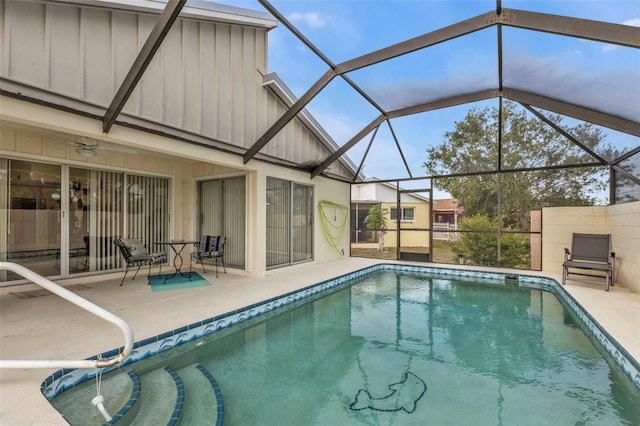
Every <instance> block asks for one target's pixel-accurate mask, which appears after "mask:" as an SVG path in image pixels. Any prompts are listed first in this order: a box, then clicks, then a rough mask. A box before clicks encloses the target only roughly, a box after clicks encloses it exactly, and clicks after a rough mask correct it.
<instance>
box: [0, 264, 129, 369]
mask: <svg viewBox="0 0 640 426" xmlns="http://www.w3.org/2000/svg"><path fill="white" fill-rule="evenodd" d="M2 270H9V271H11V272H15V273H16V274H18V275H20V276H22V277H23V278H26V279H28V280H29V281H31V282H33V283H34V284H37V285H39V286H40V287H43V288H45V289H47V290H49V291H50V292H52V293H54V294H57V295H58V296H60V297H62V298H63V299H66V300H68V301H69V302H71V303H73V304H75V305H77V306H79V307H81V308H82V309H84V310H85V311H89V312H91V313H92V314H94V315H96V316H98V317H100V318H102V319H103V320H105V321H108V322H110V323H112V324H114V325H115V326H117V327H118V328H119V329H120V330H121V331H122V333H123V334H124V349H123V350H122V352H121V353H120V355H118V356H117V357H114V358H111V359H97V360H95V359H94V360H86V359H85V360H77V361H74V360H0V368H103V367H111V366H113V365H116V364H119V363H121V362H122V361H124V360H125V359H126V358H127V356H129V354H130V353H131V350H132V349H133V330H131V327H129V324H127V323H126V322H125V321H124V320H123V319H122V318H120V317H118V316H116V315H114V314H112V313H111V312H109V311H107V310H105V309H103V308H101V307H100V306H98V305H96V304H94V303H91V302H89V301H88V300H86V299H84V298H82V297H80V296H78V295H77V294H75V293H72V292H70V291H69V290H67V289H66V288H64V287H62V286H60V285H58V284H56V283H54V282H53V281H50V280H48V279H46V278H45V277H43V276H42V275H38V274H37V273H35V272H33V271H32V270H30V269H28V268H25V267H24V266H22V265H18V264H17V263H12V262H0V271H2Z"/></svg>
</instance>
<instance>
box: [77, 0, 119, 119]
mask: <svg viewBox="0 0 640 426" xmlns="http://www.w3.org/2000/svg"><path fill="white" fill-rule="evenodd" d="M110 21H111V13H109V12H104V11H101V10H95V9H84V10H83V12H82V19H81V25H82V31H81V33H82V35H81V37H82V42H83V45H82V46H81V48H82V59H83V64H82V66H83V70H82V72H81V74H80V75H81V76H82V79H83V83H84V87H83V94H84V99H86V100H87V101H89V102H91V103H94V104H97V105H105V106H106V105H108V104H109V102H110V101H111V97H112V96H113V93H114V92H115V89H114V81H113V77H112V76H113V70H114V64H113V57H112V55H111V49H110V48H109V45H107V46H106V47H105V40H107V41H109V40H111V25H110V24H109V23H110ZM96 81H100V84H96Z"/></svg>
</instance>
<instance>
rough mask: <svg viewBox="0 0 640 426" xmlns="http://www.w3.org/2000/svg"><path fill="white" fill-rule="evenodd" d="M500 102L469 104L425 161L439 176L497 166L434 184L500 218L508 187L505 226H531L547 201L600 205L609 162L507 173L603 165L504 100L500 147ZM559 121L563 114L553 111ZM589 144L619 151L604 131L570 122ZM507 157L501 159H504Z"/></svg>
mask: <svg viewBox="0 0 640 426" xmlns="http://www.w3.org/2000/svg"><path fill="white" fill-rule="evenodd" d="M498 114H499V110H498V108H484V109H476V108H473V109H471V110H469V112H468V113H467V116H466V117H465V119H464V120H463V121H461V122H456V124H455V129H453V130H452V131H450V132H446V133H445V134H444V141H443V143H442V144H440V145H437V146H433V147H430V148H428V149H427V156H428V157H427V161H426V162H425V163H424V167H425V169H426V170H427V173H429V174H431V175H451V174H462V173H469V172H491V173H488V174H483V175H477V176H462V177H451V178H443V179H436V180H435V181H434V186H436V187H438V188H439V189H443V190H445V191H447V192H449V193H450V194H451V195H452V196H453V197H454V198H457V199H458V200H459V205H460V206H464V208H465V212H466V214H467V215H474V214H484V215H487V216H488V217H489V218H491V219H494V218H496V217H497V216H498V193H499V191H501V213H502V215H501V216H502V226H505V227H510V228H512V229H519V230H525V231H528V230H529V222H530V212H531V211H532V210H539V209H541V208H542V207H546V206H585V205H593V204H594V203H595V201H596V197H595V194H597V193H598V192H601V191H603V190H604V189H605V185H606V184H605V179H603V173H604V172H606V170H604V169H603V168H597V167H577V168H565V169H556V170H538V171H523V172H517V173H513V172H508V173H507V172H503V173H501V174H498V173H496V172H497V171H498V170H499V169H500V170H502V171H508V170H517V169H531V168H538V167H547V166H558V165H579V164H584V163H595V162H597V160H596V159H595V158H594V157H592V156H591V155H590V154H588V153H587V152H586V151H584V150H583V149H581V148H579V147H578V146H576V145H574V144H573V143H571V142H570V141H569V140H568V139H567V138H566V137H565V136H563V135H562V134H560V133H559V132H558V131H556V130H555V129H554V128H552V127H551V126H549V125H548V124H546V123H544V122H543V121H542V120H540V119H538V118H537V117H533V116H530V115H527V113H526V112H525V110H524V109H523V108H517V105H516V104H514V103H513V102H509V101H504V102H503V108H502V122H503V128H502V147H501V149H500V152H498V151H499V150H498V123H499V120H498ZM548 118H549V119H550V120H551V121H552V122H554V123H556V124H557V125H558V126H560V125H561V122H562V117H560V116H557V115H554V116H549V117H548ZM564 128H565V129H566V131H567V133H569V134H572V135H573V136H574V137H575V138H576V139H577V140H579V141H581V142H582V143H583V144H584V145H585V146H587V147H588V148H589V149H592V150H594V149H595V148H596V147H598V149H597V151H598V152H601V153H603V155H605V154H606V155H610V154H612V153H613V152H612V150H611V148H610V147H609V146H608V145H605V143H604V134H603V133H602V132H601V131H600V130H599V129H598V128H596V127H594V126H593V125H591V124H579V125H577V126H574V127H569V128H567V127H566V126H565V127H564ZM499 156H500V158H501V159H502V161H501V163H502V164H501V165H500V167H499V165H498V157H499Z"/></svg>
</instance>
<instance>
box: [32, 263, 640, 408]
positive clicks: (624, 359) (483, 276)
mask: <svg viewBox="0 0 640 426" xmlns="http://www.w3.org/2000/svg"><path fill="white" fill-rule="evenodd" d="M378 271H398V272H414V273H421V274H430V275H436V276H448V277H455V278H470V279H475V280H479V281H484V282H486V281H491V282H492V283H493V284H501V285H509V286H512V284H504V279H505V277H506V276H507V275H508V276H512V275H514V274H513V273H507V272H486V271H479V270H470V269H464V270H461V269H451V268H443V267H432V266H418V265H403V264H393V263H381V264H377V265H373V266H369V267H366V268H362V269H359V270H356V271H354V272H350V273H347V274H344V275H340V276H338V277H335V278H331V279H328V280H325V281H321V282H319V283H317V284H313V285H310V286H307V287H304V288H301V289H299V290H295V291H291V292H288V293H285V294H282V295H279V296H276V297H272V298H270V299H267V300H265V301H262V302H259V303H254V304H251V305H248V306H245V307H243V308H240V309H236V310H234V311H230V312H227V313H225V314H221V315H216V316H215V317H212V318H207V319H205V320H202V321H198V322H195V323H193V324H189V325H186V326H181V327H178V328H177V329H175V330H173V331H168V332H165V333H162V334H160V335H158V336H155V337H151V338H147V339H144V340H142V341H141V342H137V343H136V344H134V349H133V350H132V352H131V354H130V355H129V357H127V359H126V360H125V361H124V362H123V363H121V364H120V365H118V366H115V367H109V368H106V369H104V371H103V374H105V373H107V372H109V371H113V370H117V369H119V368H122V367H123V366H126V365H129V364H131V363H134V362H137V361H141V360H143V359H146V358H148V357H150V356H153V355H155V354H157V353H160V352H164V351H165V350H168V349H171V348H173V347H175V346H179V345H181V344H183V343H187V342H190V341H192V340H195V339H198V338H200V337H202V336H205V335H207V334H211V333H214V332H216V331H219V330H222V329H224V328H227V327H230V326H233V325H235V324H238V323H241V322H244V321H246V320H249V319H251V318H254V317H256V316H259V315H263V314H265V313H267V312H271V311H273V310H274V309H278V308H281V307H284V306H287V305H289V304H291V303H294V302H298V301H300V300H303V299H306V298H309V297H312V296H314V295H316V294H318V293H321V292H324V291H326V290H330V289H336V288H337V287H339V286H342V285H344V284H346V283H349V282H351V281H353V280H356V279H359V278H361V277H364V276H367V275H371V274H373V273H375V272H378ZM517 275H518V281H519V284H518V285H520V286H522V287H527V288H535V289H540V290H545V291H549V292H551V293H553V294H554V295H556V297H558V299H560V300H561V301H562V302H563V303H564V305H565V307H568V308H569V309H571V311H573V312H574V313H575V314H576V315H577V316H578V318H579V319H580V321H581V322H582V323H583V325H584V326H585V327H586V328H587V329H588V330H589V331H590V332H591V333H592V335H593V336H594V337H595V338H596V339H597V341H598V342H599V343H600V344H601V345H602V347H603V348H604V349H605V350H606V351H607V352H608V353H609V354H611V356H612V358H613V359H614V360H615V361H616V363H617V364H618V365H619V366H620V367H621V368H622V370H623V371H624V373H625V374H626V375H627V376H629V377H630V378H631V380H632V381H633V383H634V384H635V386H636V387H637V388H639V389H640V364H639V363H638V362H637V361H636V360H635V359H634V358H633V357H632V356H631V355H630V354H629V353H628V352H627V351H626V350H625V349H624V348H623V347H622V345H620V344H619V343H618V342H617V341H616V340H615V339H614V338H613V337H612V336H611V335H610V334H609V333H607V332H606V330H604V328H603V327H602V326H601V325H600V324H599V323H598V322H597V321H596V320H595V319H594V318H593V317H592V316H591V315H589V313H587V312H586V311H585V310H584V308H583V307H582V306H581V305H580V304H579V303H578V302H577V301H576V300H575V299H574V298H573V297H572V296H571V295H570V294H569V293H568V292H567V291H566V290H565V289H564V288H563V287H562V286H561V285H560V284H559V283H558V282H557V281H556V280H554V279H552V278H547V277H540V276H533V275H527V274H517ZM121 350H122V348H119V349H116V350H111V351H108V352H105V353H103V354H100V355H97V356H102V357H106V356H105V355H106V354H109V356H113V354H117V353H119V352H120V351H121ZM95 357H96V356H94V357H91V358H93V359H95ZM95 376H96V369H76V370H68V369H67V370H58V371H56V372H54V373H53V374H52V375H51V376H49V377H47V378H46V379H45V380H44V381H43V382H42V384H41V386H40V389H41V391H42V393H43V395H44V396H45V397H46V398H47V399H48V400H52V399H53V398H55V397H56V396H58V395H59V394H60V393H61V392H64V391H65V390H68V389H70V388H72V387H74V386H77V385H79V384H80V383H83V382H84V381H86V380H88V379H91V378H93V377H95Z"/></svg>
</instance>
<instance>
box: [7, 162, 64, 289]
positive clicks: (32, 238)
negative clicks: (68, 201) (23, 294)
mask: <svg viewBox="0 0 640 426" xmlns="http://www.w3.org/2000/svg"><path fill="white" fill-rule="evenodd" d="M3 171H4V174H3V176H8V177H9V178H8V181H4V182H3V186H4V187H5V188H6V190H7V193H8V197H7V199H6V200H4V201H3V204H4V206H3V210H4V213H3V214H2V219H3V223H4V224H6V225H7V226H6V232H5V235H4V236H3V240H1V241H0V242H1V243H2V245H3V246H2V247H0V251H1V252H2V253H3V254H1V255H0V256H2V258H6V259H7V260H8V261H9V262H15V263H18V264H21V265H23V266H26V267H27V268H29V269H31V270H32V271H34V272H36V273H38V274H40V275H43V276H55V275H60V274H61V271H60V267H61V264H60V254H61V227H62V215H61V203H62V195H63V194H62V191H61V180H62V178H61V175H62V173H61V172H62V170H61V167H60V166H57V165H53V164H42V163H35V162H31V161H23V160H4V162H3ZM17 279H22V278H21V277H19V276H17V275H15V274H13V273H7V275H6V280H7V281H12V280H17Z"/></svg>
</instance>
